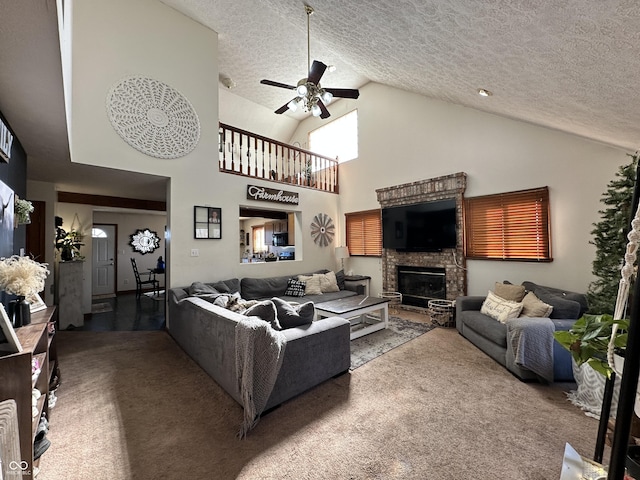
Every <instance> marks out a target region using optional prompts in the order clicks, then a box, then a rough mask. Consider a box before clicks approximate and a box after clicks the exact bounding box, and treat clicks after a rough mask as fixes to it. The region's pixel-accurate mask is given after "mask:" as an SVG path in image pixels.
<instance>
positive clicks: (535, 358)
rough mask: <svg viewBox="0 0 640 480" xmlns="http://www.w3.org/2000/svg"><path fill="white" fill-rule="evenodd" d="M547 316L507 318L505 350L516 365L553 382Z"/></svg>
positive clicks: (550, 323) (551, 331) (549, 331)
mask: <svg viewBox="0 0 640 480" xmlns="http://www.w3.org/2000/svg"><path fill="white" fill-rule="evenodd" d="M554 331H555V327H554V325H553V322H552V321H551V320H550V319H548V318H529V317H519V318H514V319H511V320H507V350H510V351H511V352H513V356H514V358H515V362H516V364H517V365H519V366H521V367H524V368H526V369H528V370H531V371H532V372H533V373H535V374H537V375H539V376H540V377H542V378H543V379H544V380H546V381H548V382H553V342H554V338H553V332H554Z"/></svg>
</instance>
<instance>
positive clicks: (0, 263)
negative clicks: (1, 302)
mask: <svg viewBox="0 0 640 480" xmlns="http://www.w3.org/2000/svg"><path fill="white" fill-rule="evenodd" d="M47 275H49V269H48V268H47V264H46V263H38V262H36V261H35V260H32V259H31V258H30V257H20V256H18V255H13V256H11V257H9V258H2V259H0V289H2V290H4V291H5V292H7V293H10V294H12V295H18V296H20V297H30V296H32V295H35V294H36V293H38V292H41V291H42V290H44V281H45V280H46V278H47Z"/></svg>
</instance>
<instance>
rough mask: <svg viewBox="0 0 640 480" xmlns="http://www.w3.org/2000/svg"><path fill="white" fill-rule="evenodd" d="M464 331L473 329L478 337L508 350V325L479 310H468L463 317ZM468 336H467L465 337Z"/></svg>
mask: <svg viewBox="0 0 640 480" xmlns="http://www.w3.org/2000/svg"><path fill="white" fill-rule="evenodd" d="M462 322H463V323H464V329H465V330H466V329H471V330H473V331H474V332H476V334H477V335H481V336H482V337H484V338H486V339H487V340H490V341H491V342H492V343H495V344H496V345H500V346H501V347H503V348H507V325H506V324H504V323H500V322H498V321H497V320H495V319H493V318H491V317H488V316H487V315H484V314H482V313H480V312H478V311H477V310H467V311H465V312H464V316H463V317H462ZM465 336H466V335H465Z"/></svg>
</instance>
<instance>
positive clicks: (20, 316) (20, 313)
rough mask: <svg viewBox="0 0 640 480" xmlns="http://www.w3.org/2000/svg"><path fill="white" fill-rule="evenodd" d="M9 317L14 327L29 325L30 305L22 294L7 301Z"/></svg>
mask: <svg viewBox="0 0 640 480" xmlns="http://www.w3.org/2000/svg"><path fill="white" fill-rule="evenodd" d="M9 317H10V318H11V323H12V324H13V327H14V328H19V327H24V326H25V325H29V324H30V323H31V306H30V305H29V302H27V301H26V300H25V298H24V297H22V296H19V297H18V298H17V299H16V300H12V301H11V302H9Z"/></svg>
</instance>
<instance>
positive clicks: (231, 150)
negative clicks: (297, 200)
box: [218, 123, 338, 193]
mask: <svg viewBox="0 0 640 480" xmlns="http://www.w3.org/2000/svg"><path fill="white" fill-rule="evenodd" d="M219 142H220V145H219V149H218V151H219V159H218V161H219V168H220V171H221V172H225V173H232V174H235V175H242V176H245V177H251V178H260V179H263V180H268V181H271V182H277V183H287V184H291V185H296V186H300V187H307V188H313V189H316V190H322V191H325V192H329V193H338V161H337V160H335V159H333V158H329V157H325V156H323V155H319V154H317V153H313V152H311V151H309V150H305V149H304V148H299V147H295V146H293V145H287V144H286V143H283V142H279V141H277V140H273V139H271V138H267V137H263V136H262V135H258V134H256V133H252V132H248V131H246V130H242V129H240V128H236V127H232V126H231V125H226V124H224V123H220V127H219Z"/></svg>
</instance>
